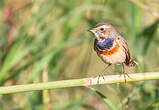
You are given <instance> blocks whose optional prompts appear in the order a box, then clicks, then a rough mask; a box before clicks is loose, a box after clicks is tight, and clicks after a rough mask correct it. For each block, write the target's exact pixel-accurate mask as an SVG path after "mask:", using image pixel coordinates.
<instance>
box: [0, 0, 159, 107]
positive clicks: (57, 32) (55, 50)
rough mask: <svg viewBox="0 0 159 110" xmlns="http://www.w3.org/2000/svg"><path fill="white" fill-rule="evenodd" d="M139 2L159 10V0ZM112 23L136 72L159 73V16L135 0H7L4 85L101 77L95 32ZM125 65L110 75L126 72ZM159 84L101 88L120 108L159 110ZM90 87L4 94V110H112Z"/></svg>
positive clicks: (2, 9) (0, 80)
mask: <svg viewBox="0 0 159 110" xmlns="http://www.w3.org/2000/svg"><path fill="white" fill-rule="evenodd" d="M140 2H142V3H144V4H146V5H147V6H149V7H151V8H152V9H153V10H154V11H156V12H159V1H158V0H140ZM103 21H104V22H108V23H110V24H112V25H113V26H114V27H115V28H116V29H117V30H118V32H119V33H120V34H121V35H122V36H123V37H124V38H125V39H126V40H127V41H128V44H129V48H130V51H131V54H132V56H133V57H134V59H136V60H137V61H138V63H139V65H138V67H137V68H127V72H128V73H133V72H149V71H154V72H155V71H159V66H158V65H159V57H158V56H159V28H158V19H157V18H156V17H154V16H153V15H152V14H151V13H149V12H146V11H144V10H143V9H141V8H139V7H138V6H136V5H134V4H133V3H131V2H130V1H129V0H120V1H119V0H0V86H7V85H18V84H26V83H36V82H43V81H56V80H64V79H75V78H84V77H95V76H97V75H99V73H100V72H101V71H103V69H104V67H105V66H106V64H104V63H103V62H102V61H101V60H100V58H99V57H98V56H97V55H96V53H95V52H94V50H93V37H92V34H90V33H89V32H87V30H88V29H89V28H91V27H92V26H94V25H95V24H96V23H98V22H103ZM119 73H121V68H120V66H118V65H115V66H112V67H110V68H109V69H108V70H107V72H106V73H105V74H106V75H110V74H119ZM158 86H159V81H158V80H153V81H140V82H134V83H126V84H112V85H101V86H96V87H95V88H96V90H98V91H100V92H101V93H102V94H103V95H104V96H105V97H106V98H107V99H108V100H109V101H111V102H112V103H114V104H115V105H116V106H118V107H119V109H120V110H158V109H159V107H158V105H159V88H158ZM112 108H113V107H111V106H109V104H107V103H105V102H104V101H103V99H102V98H101V97H100V96H99V95H98V94H96V93H95V92H94V91H92V90H91V89H89V88H86V87H75V88H65V89H55V90H49V91H43V92H42V91H36V92H29V93H17V94H11V95H0V110H112Z"/></svg>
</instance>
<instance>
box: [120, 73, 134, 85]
mask: <svg viewBox="0 0 159 110" xmlns="http://www.w3.org/2000/svg"><path fill="white" fill-rule="evenodd" d="M121 75H124V79H125V83H126V82H127V80H126V76H127V78H130V79H132V78H131V77H130V75H129V74H128V73H127V72H126V71H124V72H123V73H121V74H120V77H121Z"/></svg>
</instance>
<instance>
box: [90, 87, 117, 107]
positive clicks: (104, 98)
mask: <svg viewBox="0 0 159 110" xmlns="http://www.w3.org/2000/svg"><path fill="white" fill-rule="evenodd" d="M89 88H90V89H91V90H92V91H94V92H95V93H97V94H98V95H99V96H100V97H101V98H102V99H103V100H104V101H105V103H107V104H108V105H109V107H110V108H111V109H112V110H120V109H119V107H118V106H117V105H115V104H114V103H113V102H112V101H111V100H110V99H108V98H107V97H106V96H104V95H103V94H102V93H101V92H99V91H98V90H97V89H95V88H91V87H89Z"/></svg>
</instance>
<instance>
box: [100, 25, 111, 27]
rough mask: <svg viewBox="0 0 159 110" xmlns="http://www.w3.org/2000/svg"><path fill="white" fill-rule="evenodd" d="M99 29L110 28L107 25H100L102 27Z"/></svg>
mask: <svg viewBox="0 0 159 110" xmlns="http://www.w3.org/2000/svg"><path fill="white" fill-rule="evenodd" d="M100 28H110V26H108V25H102V26H100Z"/></svg>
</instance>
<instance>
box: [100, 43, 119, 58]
mask: <svg viewBox="0 0 159 110" xmlns="http://www.w3.org/2000/svg"><path fill="white" fill-rule="evenodd" d="M119 48H120V45H119V43H118V42H116V45H115V47H114V48H112V50H100V49H98V48H97V50H98V52H99V53H100V54H103V55H113V54H114V53H116V52H117V51H118V50H119Z"/></svg>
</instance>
